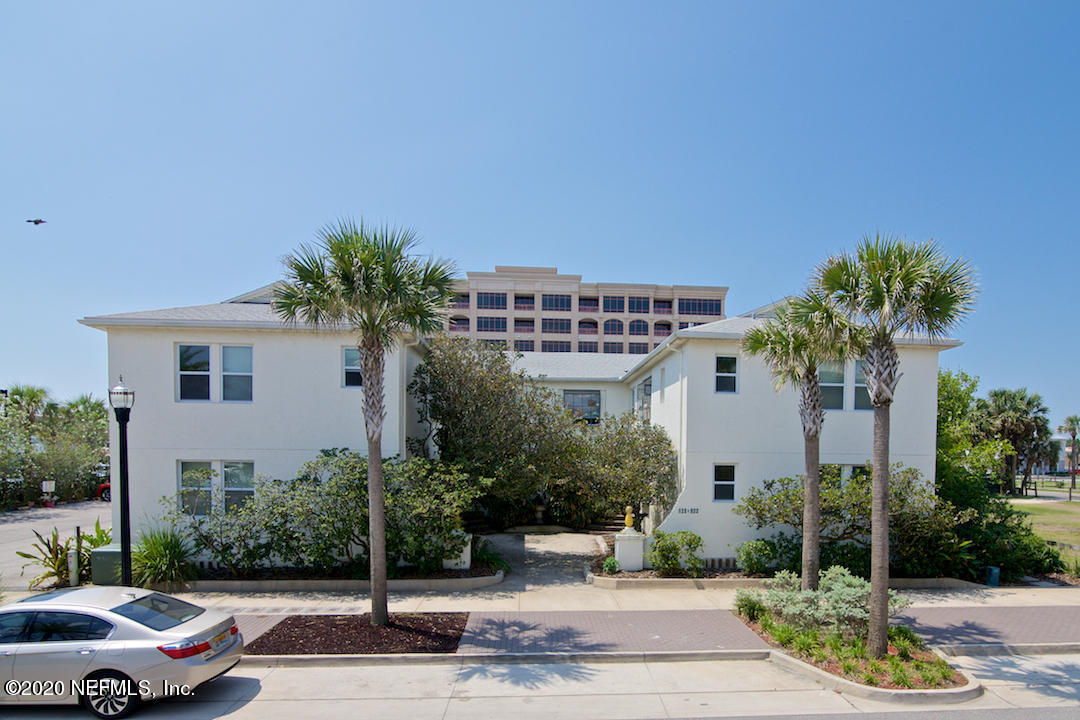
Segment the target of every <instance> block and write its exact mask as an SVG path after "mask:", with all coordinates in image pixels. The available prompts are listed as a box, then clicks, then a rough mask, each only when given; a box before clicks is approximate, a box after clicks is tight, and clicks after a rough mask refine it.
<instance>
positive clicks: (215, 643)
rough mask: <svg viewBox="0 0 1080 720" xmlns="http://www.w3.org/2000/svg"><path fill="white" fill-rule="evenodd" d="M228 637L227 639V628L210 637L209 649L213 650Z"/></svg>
mask: <svg viewBox="0 0 1080 720" xmlns="http://www.w3.org/2000/svg"><path fill="white" fill-rule="evenodd" d="M228 639H229V631H228V630H226V631H225V632H223V633H221V634H220V635H217V636H215V637H213V638H211V639H210V647H211V649H213V650H217V649H219V648H220V647H221V646H222V645H224V644H225V641H226V640H228Z"/></svg>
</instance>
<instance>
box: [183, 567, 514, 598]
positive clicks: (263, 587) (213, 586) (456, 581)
mask: <svg viewBox="0 0 1080 720" xmlns="http://www.w3.org/2000/svg"><path fill="white" fill-rule="evenodd" d="M502 581H503V571H502V570H499V571H497V572H496V573H495V574H494V575H482V576H480V577H462V578H403V579H398V580H387V582H386V587H387V589H388V590H394V591H403V590H404V591H446V592H454V591H461V590H479V589H481V588H485V587H489V586H491V585H497V584H499V583H501V582H502ZM370 586H371V583H370V582H368V581H367V580H193V581H191V582H189V583H187V584H186V586H185V587H184V588H183V590H182V592H207V593H209V592H223V593H246V592H367V591H368V589H369V588H370Z"/></svg>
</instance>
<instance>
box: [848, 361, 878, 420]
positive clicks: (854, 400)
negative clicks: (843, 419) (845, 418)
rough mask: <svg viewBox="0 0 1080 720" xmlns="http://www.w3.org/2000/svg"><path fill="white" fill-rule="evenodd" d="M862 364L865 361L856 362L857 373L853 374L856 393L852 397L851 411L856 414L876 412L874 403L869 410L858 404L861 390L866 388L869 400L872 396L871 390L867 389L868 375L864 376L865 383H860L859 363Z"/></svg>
mask: <svg viewBox="0 0 1080 720" xmlns="http://www.w3.org/2000/svg"><path fill="white" fill-rule="evenodd" d="M861 362H863V361H862V360H856V361H855V372H854V373H853V376H852V377H853V379H854V381H855V391H854V393H852V397H851V409H852V410H854V411H856V412H874V404H873V403H872V402H871V403H870V407H868V408H861V407H859V406H858V404H857V403H858V400H859V388H864V389H865V390H866V395H867V398H868V399H869V396H870V389H869V388H867V387H866V375H865V374H864V375H863V382H861V383H860V382H859V363H861Z"/></svg>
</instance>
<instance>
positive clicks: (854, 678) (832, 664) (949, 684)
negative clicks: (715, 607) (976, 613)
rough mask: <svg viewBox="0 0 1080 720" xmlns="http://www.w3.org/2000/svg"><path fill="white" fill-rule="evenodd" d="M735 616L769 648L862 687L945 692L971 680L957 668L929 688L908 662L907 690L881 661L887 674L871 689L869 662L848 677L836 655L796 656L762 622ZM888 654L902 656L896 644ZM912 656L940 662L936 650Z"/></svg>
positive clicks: (862, 661)
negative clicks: (865, 677) (866, 679)
mask: <svg viewBox="0 0 1080 720" xmlns="http://www.w3.org/2000/svg"><path fill="white" fill-rule="evenodd" d="M735 616H736V617H737V618H739V619H740V620H742V621H743V623H745V624H746V626H747V627H748V628H750V629H751V630H753V631H754V632H756V633H757V634H758V635H759V636H760V637H761V639H762V640H764V641H765V642H767V643H768V644H769V645H771V646H772V647H774V648H776V649H777V650H780V651H781V652H784V653H786V654H788V655H790V656H792V657H795V658H798V659H799V660H802V661H803V662H804V663H807V664H810V665H813V666H814V667H816V668H818V669H819V670H824V671H825V672H827V673H829V674H831V675H836V676H837V677H842V678H844V679H845V680H850V681H851V682H854V683H858V684H859V685H866V686H867V687H878V688H884V689H886V690H944V689H946V688H954V687H960V686H962V685H965V684H966V683H967V678H965V677H964V676H963V675H961V674H960V673H958V672H956V670H955V669H954V670H953V674H952V678H951V679H950V680H948V681H945V682H942V683H941V684H940V685H927V684H925V683H924V682H923V681H922V678H920V677H919V674H918V673H917V672H915V671H914V670H913V669H912V668H911V666H910V664H909V663H908V662H905V663H904V664H905V665H906V666H907V669H908V675H909V677H910V678H911V687H910V688H908V687H904V686H902V685H897V684H896V683H894V682H892V680H891V679H890V677H889V669H888V662H887V660H888V658H882V659H881V662H882V663H883V664H884V665H885V672H882V673H876V674H875V675H874V677H876V678H877V684H876V685H872V686H871V685H869V684H868V683H866V682H864V681H863V675H864V674H865V673H866V672H868V662H867V660H866V659H859V660H858V661H857V662H858V672H857V674H855V675H847V674H845V673H844V671H843V669H842V668H841V665H840V661H839V660H838V659H837V658H836V657H835V656H834V655H832V654H831V653H830V655H829V659H828V660H827V661H825V662H823V663H822V662H817V661H816V660H814V658H813V657H810V656H808V655H800V654H799V653H796V652H795V651H794V650H792V649H791V648H788V647H784V646H783V645H781V644H780V643H778V642H776V641H775V640H773V639H772V636H771V635H769V633H767V632H765V631H764V630H762V629H761V625H759V624H758V623H756V622H750V621H749V620H747V619H746V618H744V617H742V616H741V615H738V614H735ZM888 654H889V655H897V654H898V653H897V651H896V648H895V647H893V646H892V645H889V651H888ZM911 657H912V659H913V660H921V661H923V662H929V663H932V662H934V661H936V660H937V659H938V656H937V655H935V654H934V653H933V652H932V651H930V650H928V649H925V648H924V649H922V650H916V649H914V648H913V649H912V650H911Z"/></svg>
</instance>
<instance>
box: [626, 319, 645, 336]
mask: <svg viewBox="0 0 1080 720" xmlns="http://www.w3.org/2000/svg"><path fill="white" fill-rule="evenodd" d="M630 334H631V335H648V334H649V323H647V322H645V321H644V320H631V321H630Z"/></svg>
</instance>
